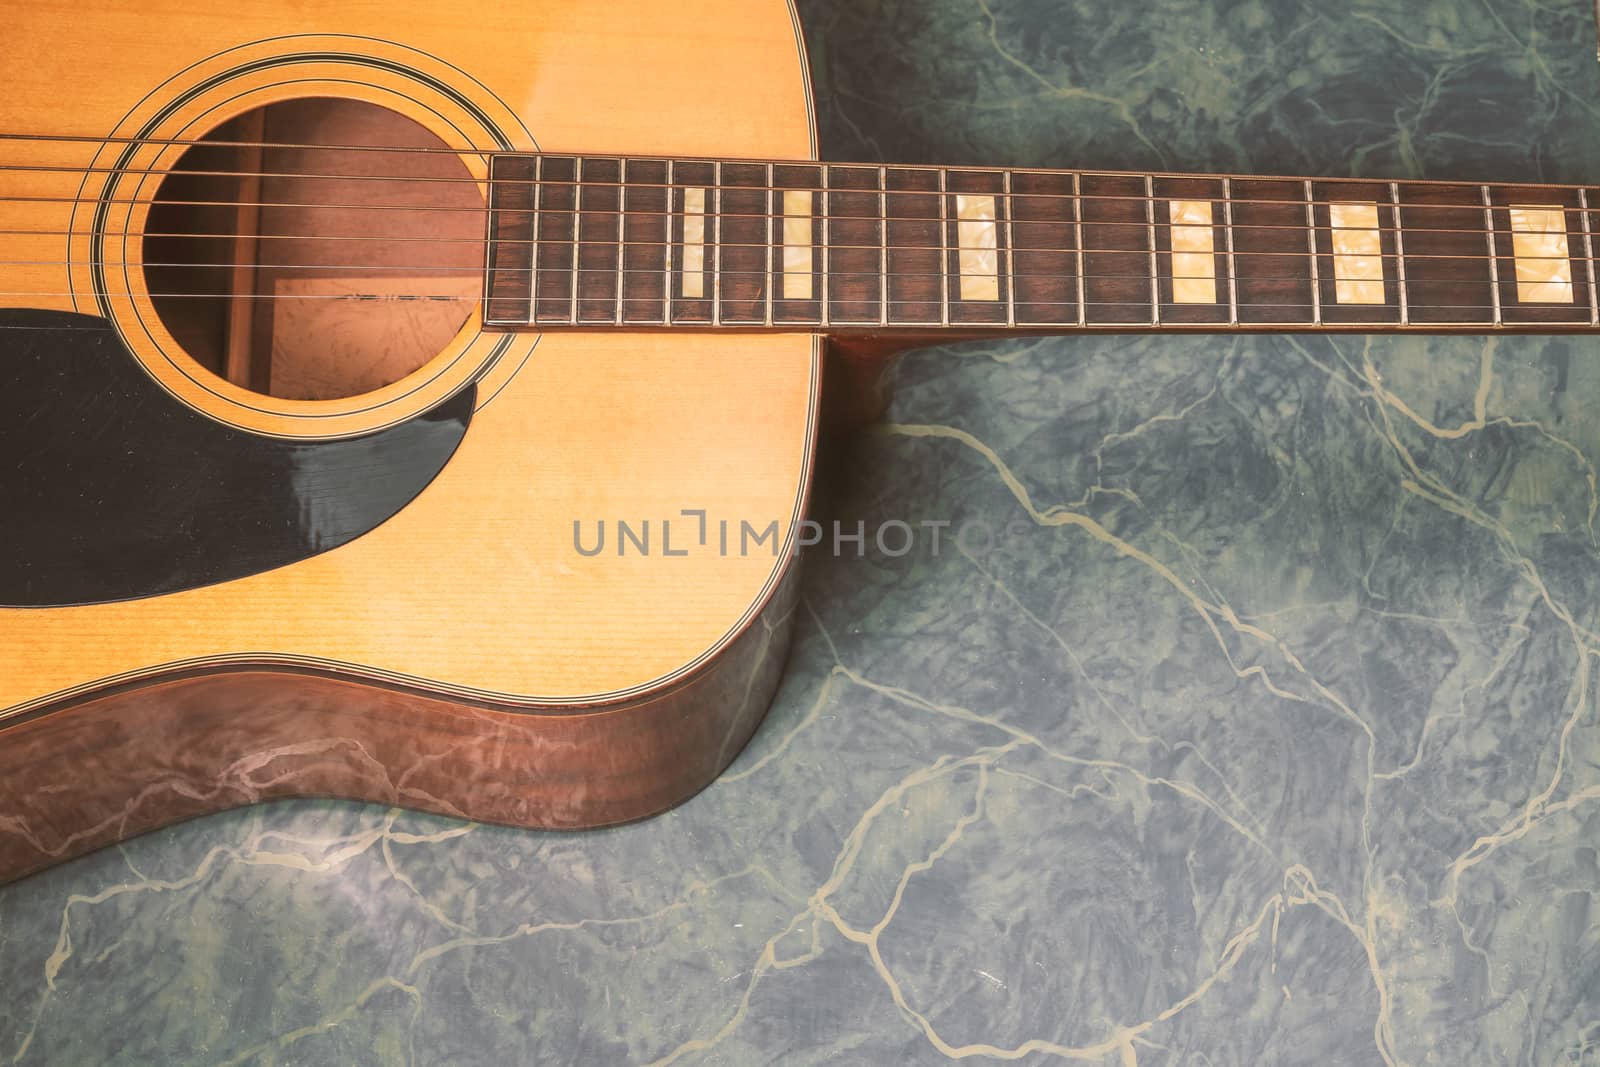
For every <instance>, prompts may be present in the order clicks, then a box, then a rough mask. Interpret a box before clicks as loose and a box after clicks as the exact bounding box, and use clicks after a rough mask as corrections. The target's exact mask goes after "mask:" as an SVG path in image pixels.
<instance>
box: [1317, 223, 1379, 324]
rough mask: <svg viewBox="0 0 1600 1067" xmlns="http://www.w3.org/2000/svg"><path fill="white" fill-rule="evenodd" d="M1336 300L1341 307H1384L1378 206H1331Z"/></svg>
mask: <svg viewBox="0 0 1600 1067" xmlns="http://www.w3.org/2000/svg"><path fill="white" fill-rule="evenodd" d="M1328 225H1329V226H1330V227H1331V228H1332V238H1331V240H1332V243H1333V298H1334V299H1335V300H1337V301H1338V302H1339V303H1341V304H1382V303H1385V302H1386V301H1385V300H1384V296H1383V239H1382V237H1381V235H1380V234H1379V232H1378V205H1377V204H1329V205H1328Z"/></svg>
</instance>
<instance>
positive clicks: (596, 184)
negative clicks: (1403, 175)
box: [0, 149, 1600, 212]
mask: <svg viewBox="0 0 1600 1067" xmlns="http://www.w3.org/2000/svg"><path fill="white" fill-rule="evenodd" d="M386 151H404V150H403V149H392V150H386ZM525 158H530V159H531V158H551V157H534V156H527V157H525ZM560 158H563V159H572V158H576V157H568V156H564V157H560ZM631 162H633V163H635V164H639V163H647V164H655V165H659V166H663V167H664V166H665V164H666V161H665V160H660V161H656V160H632V161H631ZM674 163H675V164H676V165H677V166H679V167H683V166H686V165H691V164H690V163H686V162H684V161H674ZM692 165H695V166H704V167H707V168H714V167H715V166H716V164H715V163H714V162H704V163H699V162H695V163H693V164H692ZM726 165H733V166H751V167H760V168H764V167H765V166H766V165H765V164H761V163H749V164H725V166H726ZM773 165H774V166H780V167H807V166H810V167H821V166H834V167H839V166H845V167H850V168H853V169H857V170H860V171H861V172H862V173H868V174H871V175H873V176H874V177H876V176H877V172H878V169H879V168H878V166H877V165H870V166H869V165H866V164H861V165H855V164H804V163H775V164H773ZM884 169H885V170H896V171H898V170H906V169H908V168H903V167H896V166H886V167H885V168H884ZM939 169H940V168H928V169H927V170H926V172H927V173H934V174H936V173H938V170H939ZM943 169H944V170H945V171H946V173H947V175H948V174H960V173H962V172H963V168H959V167H949V168H943ZM5 171H13V172H34V173H59V174H67V175H75V174H112V175H130V174H134V175H147V176H155V175H159V176H163V177H170V176H182V177H213V178H224V179H231V178H289V179H301V178H312V179H322V180H333V181H376V182H385V183H388V182H423V183H434V184H439V183H444V184H455V185H476V186H484V185H492V186H500V187H517V186H542V187H549V188H577V189H584V190H588V189H626V190H638V189H671V190H673V191H674V192H678V191H681V190H683V189H707V190H711V191H722V192H734V193H780V192H807V193H812V194H814V195H818V196H830V195H831V196H860V197H873V198H875V197H878V196H882V195H887V196H920V197H938V196H941V195H943V196H993V197H996V198H1006V199H1008V200H1019V199H1021V200H1074V201H1078V200H1107V201H1118V202H1125V203H1144V202H1146V201H1153V202H1163V201H1169V200H1183V199H1189V198H1192V199H1199V200H1206V201H1209V202H1212V203H1218V204H1249V205H1259V206H1277V207H1283V208H1288V209H1291V210H1293V209H1298V208H1300V207H1303V206H1304V205H1305V204H1307V203H1311V204H1313V205H1315V206H1318V207H1322V206H1327V205H1329V204H1348V203H1357V204H1372V205H1374V206H1377V207H1393V206H1394V205H1393V201H1392V200H1391V199H1390V197H1389V195H1388V193H1389V190H1388V188H1387V187H1388V186H1389V185H1391V184H1399V185H1403V186H1414V187H1421V188H1424V189H1452V190H1460V191H1462V192H1464V193H1466V194H1467V199H1466V200H1465V201H1464V202H1463V203H1427V202H1420V201H1419V202H1404V201H1403V202H1402V203H1401V204H1400V205H1399V207H1400V208H1401V209H1402V210H1404V211H1411V210H1423V211H1427V210H1442V211H1448V210H1457V211H1472V210H1482V208H1483V206H1484V205H1483V203H1482V199H1481V197H1482V189H1483V185H1484V183H1474V182H1422V181H1417V180H1414V179H1395V180H1392V181H1391V180H1385V179H1376V178H1373V179H1367V178H1311V179H1305V178H1290V177H1282V176H1257V177H1236V176H1226V177H1225V176H1222V175H1215V176H1213V175H1201V174H1194V175H1183V176H1172V177H1170V178H1169V177H1163V176H1158V175H1151V177H1154V178H1156V180H1158V181H1166V180H1179V181H1191V182H1209V183H1212V184H1215V185H1220V184H1221V183H1222V182H1223V181H1225V180H1226V181H1232V182H1260V183H1266V184H1277V185H1283V186H1287V187H1292V188H1295V189H1303V187H1304V185H1305V183H1306V181H1307V180H1309V181H1310V182H1311V183H1312V184H1313V185H1335V186H1337V185H1351V186H1365V187H1369V188H1382V189H1383V190H1384V193H1383V196H1382V197H1381V198H1380V199H1378V200H1371V199H1368V200H1365V201H1363V200H1360V199H1359V198H1352V199H1345V200H1339V199H1334V198H1333V197H1332V196H1329V197H1328V198H1326V199H1319V198H1317V197H1313V198H1312V199H1311V200H1309V201H1308V200H1306V199H1305V198H1304V197H1302V196H1296V197H1288V198H1271V197H1268V198H1262V197H1228V196H1204V195H1200V194H1194V195H1193V196H1190V194H1184V193H1169V194H1167V195H1160V196H1157V195H1153V194H1152V195H1145V194H1138V193H1084V192H1081V191H1080V192H1076V193H1074V192H1044V191H1028V190H1021V191H1019V190H1017V189H1015V188H1013V189H1012V190H1011V192H1009V193H1007V192H1006V191H1005V190H1004V188H972V189H949V188H947V189H944V190H943V191H941V190H939V189H937V188H932V189H891V188H887V187H879V186H876V185H875V186H871V187H866V186H862V187H839V186H833V185H828V184H826V183H823V184H820V185H808V184H806V183H803V182H802V183H797V184H788V185H765V184H761V183H752V184H744V183H738V182H728V181H726V180H724V181H723V182H722V184H720V185H718V184H717V183H716V182H715V180H714V174H713V175H712V176H710V177H708V178H707V179H706V180H705V181H704V182H702V183H696V182H693V181H674V182H670V183H669V182H651V181H630V180H627V179H620V178H619V179H614V180H610V181H606V180H591V179H588V178H581V179H580V178H577V177H574V178H571V179H567V178H544V177H540V178H512V177H506V176H499V177H495V176H492V175H485V176H483V177H472V176H470V175H469V176H466V177H455V176H444V175H406V174H330V173H322V172H316V171H254V170H231V169H216V170H191V169H188V168H183V167H172V168H165V169H163V168H137V167H128V168H118V167H83V166H72V165H68V164H60V165H47V164H6V163H0V172H5ZM918 172H921V171H918ZM968 173H970V171H969V172H968ZM995 173H996V175H997V176H1003V175H1005V174H1010V175H1012V177H1013V178H1015V177H1016V176H1018V175H1023V176H1027V175H1035V176H1037V175H1045V176H1049V177H1052V178H1058V179H1062V180H1068V179H1071V178H1073V177H1074V176H1078V177H1080V178H1089V179H1096V178H1111V179H1122V178H1129V179H1132V178H1134V177H1137V178H1138V179H1139V180H1141V181H1142V180H1143V177H1144V176H1143V175H1137V176H1135V175H1127V174H1123V173H1121V172H1107V171H1029V170H1020V169H1010V170H1003V171H996V172H995ZM1487 184H1488V187H1489V188H1490V189H1502V190H1515V191H1517V192H1523V191H1526V192H1528V193H1530V194H1532V195H1537V194H1539V193H1542V192H1545V191H1550V192H1560V191H1565V192H1569V193H1574V192H1577V191H1578V190H1579V189H1580V188H1584V189H1587V188H1588V187H1586V186H1584V187H1580V186H1574V185H1553V184H1544V183H1521V184H1519V183H1507V182H1490V183H1487ZM0 199H5V198H0ZM168 202H179V203H181V201H168ZM307 206H339V205H307ZM1493 206H1494V207H1495V208H1496V209H1497V210H1505V209H1506V207H1508V206H1510V205H1506V204H1495V205H1493ZM1517 206H1522V205H1517ZM1530 206H1547V207H1552V208H1562V209H1564V210H1567V211H1574V212H1576V211H1581V210H1582V209H1581V208H1579V207H1577V206H1574V205H1571V204H1550V205H1530ZM452 210H480V209H478V208H456V209H452ZM516 210H528V209H516ZM1591 210H1600V207H1597V208H1596V209H1591Z"/></svg>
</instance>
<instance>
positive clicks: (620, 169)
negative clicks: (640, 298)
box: [616, 159, 628, 326]
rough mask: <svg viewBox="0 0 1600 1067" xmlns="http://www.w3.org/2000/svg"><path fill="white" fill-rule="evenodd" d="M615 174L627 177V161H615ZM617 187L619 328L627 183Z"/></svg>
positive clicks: (626, 243)
mask: <svg viewBox="0 0 1600 1067" xmlns="http://www.w3.org/2000/svg"><path fill="white" fill-rule="evenodd" d="M617 173H618V174H619V175H621V176H622V177H623V178H627V176H628V161H627V160H625V159H619V160H617ZM617 185H618V189H617V314H616V325H618V326H621V325H622V285H623V281H624V278H623V273H622V266H623V261H624V260H625V259H627V256H628V240H627V231H626V230H625V229H624V228H623V227H624V226H625V225H626V224H627V221H628V183H627V182H626V181H621V182H618V183H617Z"/></svg>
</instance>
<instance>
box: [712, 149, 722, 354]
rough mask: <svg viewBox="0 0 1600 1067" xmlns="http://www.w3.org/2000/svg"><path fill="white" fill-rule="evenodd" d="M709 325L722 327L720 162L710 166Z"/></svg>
mask: <svg viewBox="0 0 1600 1067" xmlns="http://www.w3.org/2000/svg"><path fill="white" fill-rule="evenodd" d="M711 183H712V187H713V188H712V190H711V198H712V204H713V207H712V211H711V325H713V326H721V325H722V160H720V159H719V160H717V161H716V162H715V163H713V164H712V165H711Z"/></svg>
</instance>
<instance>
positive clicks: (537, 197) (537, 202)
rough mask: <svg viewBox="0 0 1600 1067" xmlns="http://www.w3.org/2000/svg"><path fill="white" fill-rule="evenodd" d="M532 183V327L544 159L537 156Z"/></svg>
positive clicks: (535, 314) (535, 311)
mask: <svg viewBox="0 0 1600 1067" xmlns="http://www.w3.org/2000/svg"><path fill="white" fill-rule="evenodd" d="M533 177H534V181H535V182H538V183H539V184H536V185H534V187H533V249H532V251H533V255H532V257H531V258H530V259H529V261H528V262H529V268H528V278H529V281H528V325H529V326H532V325H534V324H535V323H537V322H538V321H539V247H540V244H541V240H540V238H541V236H542V235H541V234H540V233H539V208H540V206H541V205H542V204H543V202H544V185H543V184H542V181H541V180H542V179H543V178H544V157H543V156H539V157H537V158H536V159H534V161H533Z"/></svg>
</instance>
